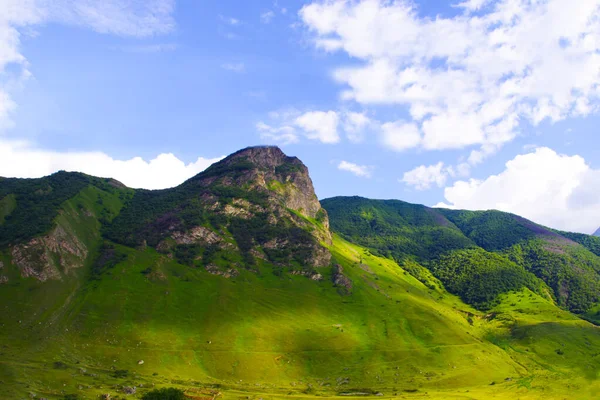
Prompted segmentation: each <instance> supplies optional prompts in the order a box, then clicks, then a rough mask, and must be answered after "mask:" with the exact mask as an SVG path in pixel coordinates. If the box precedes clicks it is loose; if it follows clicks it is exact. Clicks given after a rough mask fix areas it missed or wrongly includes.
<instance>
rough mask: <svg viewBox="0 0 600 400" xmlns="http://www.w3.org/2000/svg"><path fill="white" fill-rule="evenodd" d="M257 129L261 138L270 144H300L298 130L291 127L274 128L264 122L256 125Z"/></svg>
mask: <svg viewBox="0 0 600 400" xmlns="http://www.w3.org/2000/svg"><path fill="white" fill-rule="evenodd" d="M256 129H257V130H258V132H259V133H260V137H261V138H262V139H264V140H267V141H269V142H275V143H280V144H282V145H286V144H291V143H297V142H298V135H297V134H296V129H295V128H294V127H292V126H289V125H284V126H280V127H273V126H271V125H267V124H265V123H264V122H259V123H257V124H256Z"/></svg>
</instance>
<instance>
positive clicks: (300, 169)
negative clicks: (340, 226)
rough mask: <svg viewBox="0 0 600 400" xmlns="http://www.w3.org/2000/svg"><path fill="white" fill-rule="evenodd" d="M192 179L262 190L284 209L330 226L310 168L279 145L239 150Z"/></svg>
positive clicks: (205, 183) (206, 183)
mask: <svg viewBox="0 0 600 400" xmlns="http://www.w3.org/2000/svg"><path fill="white" fill-rule="evenodd" d="M192 180H194V181H201V182H202V183H203V184H204V185H208V186H210V185H214V184H219V185H225V186H235V187H247V188H248V187H250V188H254V189H259V190H262V191H264V192H267V193H269V195H271V196H272V197H275V198H277V199H278V201H280V202H281V203H282V205H283V206H284V207H286V208H289V209H291V210H294V211H297V212H299V213H301V214H303V215H305V216H307V217H310V218H315V219H319V220H320V221H322V222H323V223H324V224H325V225H326V226H328V219H327V214H326V212H325V210H323V209H322V208H321V204H320V203H319V200H318V198H317V196H316V194H315V189H314V187H313V183H312V180H311V179H310V176H309V173H308V168H307V167H306V166H305V165H304V164H303V163H302V161H300V160H299V159H298V158H297V157H290V156H287V155H286V154H285V153H284V152H283V151H282V150H281V149H280V148H279V147H277V146H255V147H247V148H245V149H242V150H239V151H237V152H235V153H233V154H231V155H230V156H228V157H226V158H225V159H223V160H221V161H219V162H218V163H216V164H214V165H212V166H211V167H210V168H208V169H207V170H206V171H204V172H202V173H200V174H199V175H197V176H196V177H195V178H192Z"/></svg>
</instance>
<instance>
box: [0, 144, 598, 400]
mask: <svg viewBox="0 0 600 400" xmlns="http://www.w3.org/2000/svg"><path fill="white" fill-rule="evenodd" d="M4 182H5V181H0V232H4V233H3V235H4V236H0V240H1V241H2V244H1V245H0V307H2V309H3V310H4V312H3V313H0V325H1V326H2V327H3V328H4V329H2V330H0V343H2V346H3V347H1V348H0V352H1V353H2V355H3V357H2V360H0V380H1V381H2V382H3V385H1V387H0V397H4V398H21V397H23V396H27V395H31V393H33V394H34V395H36V396H43V397H46V398H49V399H61V400H62V399H63V398H65V396H66V395H67V394H70V393H72V394H75V393H78V395H79V396H81V397H83V398H96V397H97V396H101V395H104V394H106V393H107V391H110V393H112V396H121V395H125V393H124V390H125V389H124V388H125V387H128V388H130V387H134V386H135V387H137V390H138V393H139V392H141V393H144V392H146V391H148V388H149V387H153V386H154V385H156V386H177V387H180V388H182V389H184V390H186V391H188V394H189V395H190V396H197V395H198V393H199V392H198V390H204V391H206V390H212V389H214V388H219V390H220V391H222V392H223V394H224V395H225V396H226V397H227V398H228V397H232V398H234V397H235V398H237V397H239V396H241V395H243V396H248V394H250V395H251V396H261V397H264V396H269V397H273V398H280V397H285V396H286V395H287V394H290V395H294V396H299V397H302V398H312V397H313V396H319V397H321V396H326V397H327V396H338V395H340V394H347V393H350V394H352V393H366V394H371V395H375V394H378V393H381V394H382V395H384V396H386V397H390V398H391V397H396V396H397V395H400V396H405V397H409V398H411V397H412V396H416V397H417V398H419V397H423V396H428V397H430V398H432V399H447V398H452V396H463V395H465V393H466V391H469V393H470V394H469V395H466V396H467V398H489V397H491V396H492V395H493V396H496V397H500V398H515V397H523V398H532V399H533V398H536V399H537V398H540V399H541V398H553V397H552V396H551V395H549V393H552V395H556V396H555V397H556V398H565V397H569V396H571V395H573V393H577V395H580V396H581V397H582V398H585V397H586V396H587V395H588V394H589V393H593V392H594V391H595V390H597V389H599V388H600V385H598V384H596V383H594V382H596V379H597V376H598V375H599V374H600V360H598V358H597V357H596V353H597V351H596V349H597V348H600V333H599V332H598V329H597V328H596V327H594V326H593V325H592V324H590V323H589V322H586V321H585V320H583V319H582V318H585V319H586V320H589V321H592V322H594V321H600V306H599V305H598V301H597V293H598V290H597V289H598V288H597V287H596V286H595V283H594V282H595V280H594V279H597V275H598V273H599V272H600V269H597V267H598V264H597V258H598V254H600V244H599V243H600V239H598V238H595V237H592V236H588V235H583V234H572V233H565V232H560V231H555V230H549V229H547V228H544V227H540V226H539V225H537V224H534V223H532V222H530V221H527V220H524V219H521V218H520V217H516V216H514V215H511V214H506V213H501V212H497V211H487V212H469V211H460V210H437V209H431V208H428V207H426V206H422V205H414V204H410V203H406V202H401V201H397V200H388V201H380V200H369V199H364V198H359V197H351V198H345V197H338V198H333V199H324V200H322V201H319V200H318V198H317V197H316V195H315V193H314V188H313V185H312V180H311V178H310V175H309V172H308V169H307V168H306V166H305V165H304V164H303V163H302V162H301V161H300V160H299V159H297V158H295V157H288V156H286V155H285V154H284V153H283V152H282V151H281V150H280V149H279V148H276V147H262V146H261V147H251V148H246V149H242V150H240V151H238V152H236V153H234V154H232V155H231V156H229V157H227V158H225V159H223V160H221V161H220V162H218V163H216V164H214V165H213V166H211V167H210V168H208V169H207V170H205V171H203V172H202V173H200V174H198V175H196V176H195V177H193V178H191V179H189V180H188V181H186V182H184V183H183V184H182V185H180V186H178V187H175V188H171V189H164V190H158V191H148V190H133V189H129V188H125V187H122V186H120V185H116V184H114V182H110V181H108V180H105V179H101V178H94V177H88V176H84V175H82V174H80V175H77V174H74V175H71V173H60V174H58V175H56V176H50V177H47V178H42V179H40V180H14V181H9V184H6V185H5V184H4ZM40 216H41V217H40ZM43 221H46V222H47V221H50V222H49V223H45V224H37V223H36V222H43ZM12 227H17V228H18V229H16V230H15V229H13V228H12ZM536 260H537V261H536ZM539 260H542V261H543V262H542V261H539ZM574 265H577V267H578V268H574V267H573V266H574ZM586 285H587V286H586ZM567 310H570V311H567ZM574 313H577V314H574ZM142 361H143V363H141V362H142ZM549 365H551V366H552V367H551V368H550V367H547V366H549ZM532 382H533V384H532ZM567 383H568V384H567ZM140 384H142V385H140ZM200 393H204V392H200ZM425 393H427V394H425ZM459 393H460V394H459ZM204 394H205V393H204ZM204 394H203V395H204ZM72 398H75V397H72ZM457 398H458V397H457ZM462 398H464V396H463V397H462Z"/></svg>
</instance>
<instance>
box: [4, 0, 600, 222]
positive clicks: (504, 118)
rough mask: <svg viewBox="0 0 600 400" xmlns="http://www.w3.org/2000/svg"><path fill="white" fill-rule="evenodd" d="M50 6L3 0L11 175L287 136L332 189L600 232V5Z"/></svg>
mask: <svg viewBox="0 0 600 400" xmlns="http://www.w3.org/2000/svg"><path fill="white" fill-rule="evenodd" d="M51 3H52V4H51V5H49V3H48V2H45V1H36V0H32V1H30V2H26V3H24V2H22V1H19V0H0V9H1V8H2V7H4V11H5V12H4V13H1V12H0V14H3V15H0V175H1V176H18V177H36V176H43V175H46V174H49V173H51V172H54V171H56V170H58V169H67V170H80V171H84V172H87V173H91V174H95V175H102V176H113V177H115V178H117V179H120V180H122V181H123V182H124V183H126V184H128V185H130V186H133V187H147V188H160V187H168V186H173V185H176V184H178V183H180V182H182V181H183V180H185V179H186V178H188V177H190V176H192V175H193V174H195V173H197V172H199V171H200V170H202V169H203V168H206V166H207V165H209V164H210V163H211V162H213V161H215V160H216V159H218V158H219V157H221V156H224V155H227V154H229V153H231V152H233V151H235V150H238V149H240V148H243V147H246V146H250V145H257V144H278V145H280V146H281V147H282V148H283V150H284V151H285V152H286V153H287V154H289V155H295V156H298V157H299V158H301V159H302V160H303V161H304V162H305V164H307V166H308V167H309V169H310V171H311V176H312V178H313V181H314V183H315V188H316V191H317V194H318V196H319V197H320V198H325V197H330V196H335V195H355V194H356V195H361V196H365V197H372V198H395V199H401V200H405V201H409V202H416V203H423V204H427V205H444V206H447V207H458V208H470V209H490V208H497V209H501V210H505V211H510V212H515V213H517V214H521V215H524V216H525V217H528V218H531V219H533V220H534V221H536V222H540V223H543V224H546V225H550V226H552V227H556V228H561V229H568V230H574V231H582V232H592V231H594V230H595V229H596V228H597V227H598V226H600V166H599V165H598V164H599V162H598V160H600V146H598V138H597V132H596V127H597V126H599V124H598V122H599V118H598V111H599V108H598V96H599V93H600V92H599V89H598V87H599V86H600V60H599V58H600V56H599V54H600V51H599V50H600V33H599V32H600V23H599V22H598V21H597V19H598V18H597V17H598V13H599V5H600V2H599V1H596V0H581V1H579V2H578V3H577V4H573V3H572V2H571V1H566V0H547V1H541V2H540V1H535V2H534V1H530V0H520V1H508V0H468V1H465V2H463V3H460V4H459V1H458V0H457V1H433V0H415V1H412V2H409V1H399V0H398V1H392V0H389V1H388V0H348V1H345V0H327V1H325V0H304V1H284V0H278V1H276V2H274V1H273V0H253V1H238V0H219V1H216V0H203V1H192V0H182V1H174V0H148V1H144V2H139V1H136V0H105V1H93V0H80V1H74V2H73V1H67V0H57V1H55V2H51ZM594 17H596V18H594ZM549 27H551V28H549ZM2 160H3V161H2Z"/></svg>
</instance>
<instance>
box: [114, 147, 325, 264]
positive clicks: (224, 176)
mask: <svg viewBox="0 0 600 400" xmlns="http://www.w3.org/2000/svg"><path fill="white" fill-rule="evenodd" d="M107 234H108V237H109V238H111V239H112V240H114V241H116V242H120V243H123V244H126V245H130V246H146V245H148V246H152V247H154V248H156V249H157V250H158V251H160V252H162V253H165V254H169V255H170V256H171V257H174V258H176V259H178V260H179V261H180V262H182V263H184V264H190V265H196V266H202V267H205V268H206V269H207V270H209V271H211V272H214V273H218V274H221V273H225V274H236V273H237V269H239V268H257V266H258V265H259V264H261V263H268V264H273V265H287V266H292V268H296V269H298V270H302V271H303V273H306V274H314V275H318V274H317V273H316V272H314V271H313V272H310V271H307V270H306V269H307V268H308V269H310V268H318V267H324V266H328V265H329V262H330V257H331V256H330V254H329V251H328V250H327V249H326V248H325V247H324V246H323V245H327V244H329V243H331V235H330V233H329V219H328V217H327V212H326V211H325V210H323V209H322V208H321V204H320V203H319V200H318V199H317V196H316V195H315V192H314V188H313V184H312V181H311V179H310V177H309V175H308V169H307V168H306V166H305V165H304V164H303V163H302V162H301V161H300V160H299V159H297V158H296V157H288V156H286V155H285V154H284V153H283V152H282V151H281V150H280V149H279V148H277V147H271V146H260V147H249V148H246V149H243V150H240V151H238V152H236V153H233V154H232V155H230V156H229V157H227V158H225V159H223V160H221V161H219V162H217V163H215V164H214V165H212V166H211V167H209V168H208V169H207V170H206V171H204V172H202V173H200V174H198V175H196V176H195V177H193V178H192V179H190V180H188V181H186V182H184V183H183V184H182V185H180V186H178V187H176V188H173V189H167V190H162V191H137V192H136V193H135V195H134V196H133V198H132V199H131V201H130V203H129V204H128V205H127V206H126V207H125V208H124V209H123V211H122V212H121V214H120V215H119V216H118V217H117V218H116V219H115V220H114V222H113V223H112V224H111V226H110V227H109V228H108V230H107ZM207 249H208V250H207Z"/></svg>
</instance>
